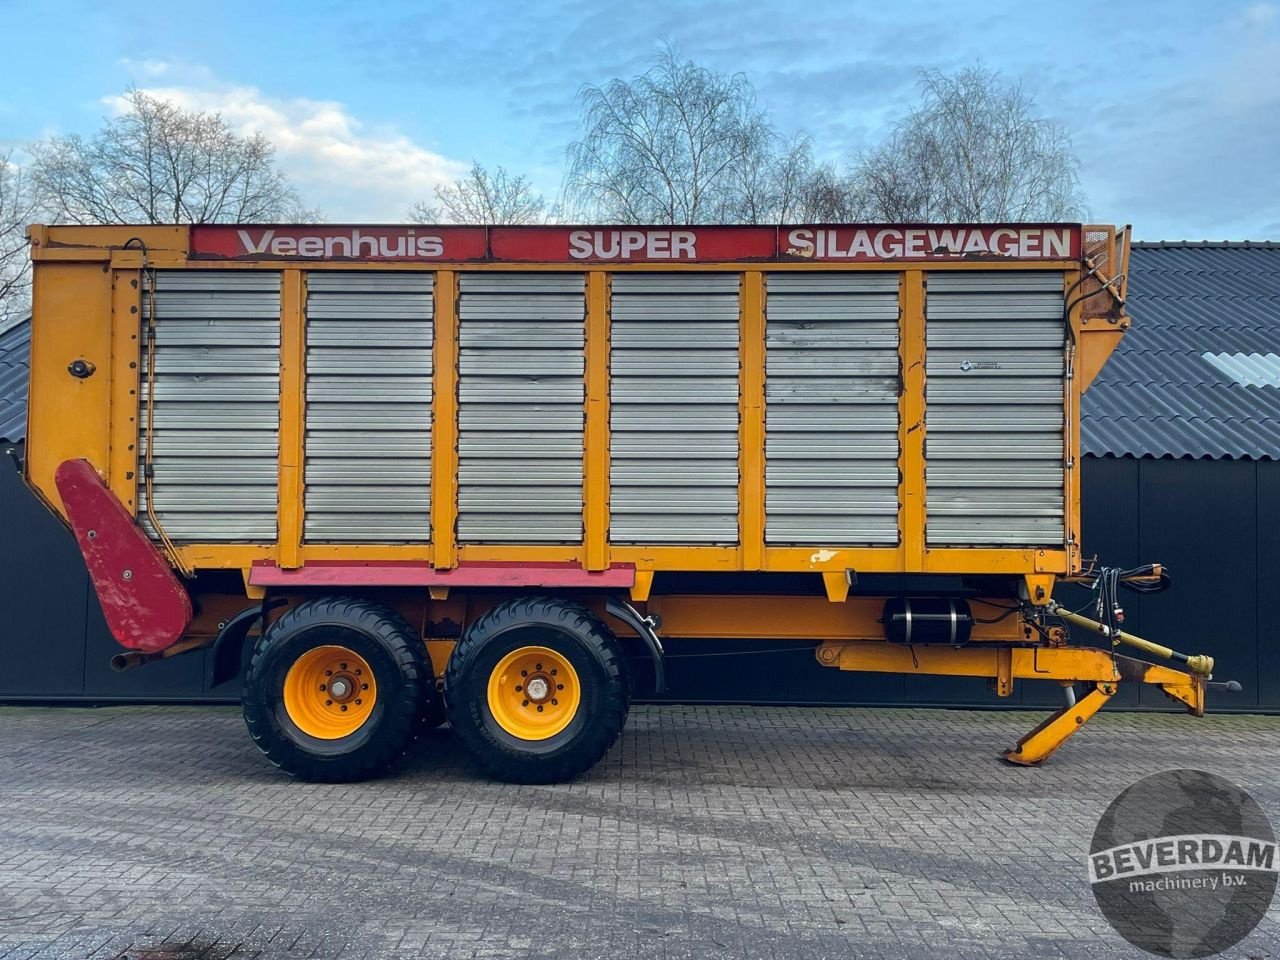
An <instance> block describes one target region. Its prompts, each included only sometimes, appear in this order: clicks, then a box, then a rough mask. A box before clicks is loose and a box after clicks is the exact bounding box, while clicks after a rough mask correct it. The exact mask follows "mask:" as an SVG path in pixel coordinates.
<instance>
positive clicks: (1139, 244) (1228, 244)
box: [1130, 240, 1280, 250]
mask: <svg viewBox="0 0 1280 960" xmlns="http://www.w3.org/2000/svg"><path fill="white" fill-rule="evenodd" d="M1130 246H1132V247H1133V248H1134V249H1135V250H1171V249H1177V248H1179V247H1196V248H1203V247H1217V248H1221V249H1227V250H1232V249H1258V250H1280V240H1134V241H1133V243H1132V244H1131V245H1130Z"/></svg>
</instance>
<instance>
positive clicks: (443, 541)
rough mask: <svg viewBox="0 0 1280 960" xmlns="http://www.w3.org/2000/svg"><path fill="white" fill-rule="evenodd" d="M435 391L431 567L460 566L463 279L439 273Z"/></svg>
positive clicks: (433, 393)
mask: <svg viewBox="0 0 1280 960" xmlns="http://www.w3.org/2000/svg"><path fill="white" fill-rule="evenodd" d="M434 299H435V315H436V320H435V347H434V351H435V355H434V358H433V363H432V369H433V370H434V371H435V383H434V384H432V390H431V407H432V411H431V562H432V565H433V566H435V567H436V568H438V569H444V570H448V569H452V568H453V567H455V566H457V565H458V543H457V536H456V525H457V519H458V275H457V273H455V272H454V271H452V270H438V271H436V282H435V298H434Z"/></svg>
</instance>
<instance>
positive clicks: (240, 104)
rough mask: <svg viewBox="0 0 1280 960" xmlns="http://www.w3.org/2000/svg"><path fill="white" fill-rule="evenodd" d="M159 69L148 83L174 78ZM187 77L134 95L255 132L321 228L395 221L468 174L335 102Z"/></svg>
mask: <svg viewBox="0 0 1280 960" xmlns="http://www.w3.org/2000/svg"><path fill="white" fill-rule="evenodd" d="M160 66H161V69H158V70H157V69H156V68H157V65H156V64H151V65H150V66H149V68H148V69H150V70H151V71H153V73H152V75H153V76H158V75H159V74H161V73H163V74H164V75H165V76H166V77H171V76H172V75H173V74H174V73H175V70H174V68H173V66H172V65H168V64H166V65H160ZM183 72H184V73H186V72H187V71H183ZM195 73H196V75H197V76H199V77H200V82H196V83H186V84H182V83H178V84H174V85H172V86H151V85H145V84H140V85H139V89H141V90H142V91H143V92H145V93H147V94H149V95H151V96H154V97H159V98H161V99H165V100H170V101H172V102H173V103H175V104H177V105H178V106H180V107H182V108H183V109H185V110H205V111H210V112H218V113H220V114H222V116H223V118H224V119H225V120H226V121H227V123H229V124H230V125H231V126H232V127H233V128H234V129H236V130H237V131H239V132H241V133H244V134H249V133H253V132H256V131H259V130H260V131H262V133H264V134H265V135H266V136H267V137H268V138H269V139H270V140H271V142H272V143H274V144H275V146H276V160H277V162H278V164H279V166H280V169H282V170H283V171H284V172H285V173H286V174H288V176H289V179H290V180H291V181H292V183H293V184H294V186H295V187H297V189H298V192H299V193H300V194H301V195H302V199H303V201H304V202H305V203H306V205H307V206H309V207H315V208H317V209H318V210H319V211H320V213H321V214H322V215H323V216H324V217H325V218H326V219H327V220H329V221H333V222H338V221H351V222H356V223H376V222H382V221H387V222H399V221H402V220H404V218H405V214H406V213H407V212H408V210H409V208H410V207H411V206H412V205H413V204H414V203H415V202H416V201H418V200H431V199H432V198H433V197H434V189H435V187H437V186H439V185H442V184H446V183H450V182H452V181H453V180H455V179H456V178H458V177H460V176H462V175H463V174H464V173H466V171H467V168H468V167H469V164H467V163H463V162H462V161H459V160H454V159H451V158H449V157H446V156H443V155H442V154H439V153H436V152H435V151H433V150H428V149H427V148H426V147H423V146H422V145H421V144H419V143H417V142H415V141H414V140H413V139H411V138H410V137H409V136H407V135H406V134H404V133H403V132H401V131H399V130H397V129H395V128H394V127H392V126H387V125H381V124H366V123H364V122H362V121H361V120H359V119H358V118H357V117H355V116H353V115H352V114H351V113H350V111H349V110H348V109H347V107H346V106H345V105H344V104H342V103H339V102H337V101H332V100H308V99H304V98H293V99H283V98H278V97H270V96H268V95H266V94H265V93H263V92H262V91H261V90H259V89H258V88H256V87H250V86H235V85H231V84H226V83H220V82H218V81H216V80H214V79H213V78H212V77H209V76H208V73H207V71H202V70H197V71H195ZM105 103H106V104H107V105H108V106H109V107H111V108H112V109H114V110H117V111H122V110H123V109H124V105H125V99H124V97H123V96H113V97H107V98H106V99H105Z"/></svg>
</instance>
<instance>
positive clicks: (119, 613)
mask: <svg viewBox="0 0 1280 960" xmlns="http://www.w3.org/2000/svg"><path fill="white" fill-rule="evenodd" d="M53 480H54V483H55V484H57V487H58V494H59V495H60V496H61V497H62V505H63V508H64V509H65V510H66V512H67V519H68V520H70V521H71V529H72V532H74V533H75V537H76V544H77V545H78V546H79V547H80V554H81V556H83V557H84V564H85V567H87V568H88V570H89V579H90V580H91V581H93V589H94V592H95V593H97V595H98V603H100V604H101V605H102V614H103V616H104V617H105V618H106V621H107V628H108V629H109V630H110V631H111V635H112V636H113V637H115V639H116V642H117V643H119V644H120V646H122V647H126V648H128V649H130V650H139V651H141V652H142V653H159V652H160V651H161V650H165V649H167V648H169V647H171V646H173V645H174V644H175V643H177V642H178V640H179V639H181V637H182V635H183V634H184V633H185V632H186V630H187V627H188V626H190V625H191V616H192V611H191V598H190V597H189V596H188V595H187V591H186V590H185V589H184V588H183V586H182V583H181V582H180V581H179V580H178V578H177V576H176V575H175V574H174V572H173V568H172V567H170V566H169V561H168V560H166V559H165V557H164V554H162V553H161V552H160V550H159V549H157V547H156V546H155V544H153V543H152V542H151V541H150V540H149V539H148V538H147V535H146V534H145V533H144V532H143V530H142V528H141V527H140V526H138V524H136V523H135V522H134V520H133V517H131V516H130V515H129V512H128V511H127V510H126V509H125V508H124V504H122V503H121V502H120V501H119V499H117V498H116V495H115V494H114V493H112V492H111V491H110V490H109V489H108V488H107V485H106V484H105V483H103V482H102V478H101V477H99V476H98V471H97V470H95V469H94V468H93V464H91V463H90V462H89V461H88V460H64V461H63V462H62V463H60V464H59V465H58V469H57V471H56V472H55V473H54V476H53Z"/></svg>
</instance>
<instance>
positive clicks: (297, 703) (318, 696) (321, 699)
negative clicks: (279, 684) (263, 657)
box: [284, 645, 378, 740]
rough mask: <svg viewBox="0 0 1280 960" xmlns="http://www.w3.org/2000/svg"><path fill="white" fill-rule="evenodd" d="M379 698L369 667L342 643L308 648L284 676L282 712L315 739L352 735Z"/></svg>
mask: <svg viewBox="0 0 1280 960" xmlns="http://www.w3.org/2000/svg"><path fill="white" fill-rule="evenodd" d="M377 701H378V685H377V683H375V682H374V679H373V670H372V669H371V668H370V667H369V664H368V662H367V661H366V660H365V659H364V657H362V656H360V655H359V654H358V653H356V652H355V651H354V650H349V649H347V648H346V647H340V646H333V645H330V646H324V647H315V648H314V649H312V650H308V651H307V652H306V653H304V654H303V655H302V656H300V657H299V658H298V659H297V660H295V661H294V664H293V666H292V667H290V668H289V672H288V673H287V674H285V678H284V709H285V712H286V713H288V714H289V719H290V720H292V721H293V722H294V724H295V725H296V726H297V727H298V729H299V730H301V731H302V732H303V733H305V734H307V735H308V736H311V737H315V738H317V739H319V740H341V739H342V738H343V737H349V736H351V734H353V733H355V732H356V731H357V730H359V729H360V728H361V727H362V726H364V722H365V721H366V720H368V719H369V714H370V713H371V712H372V711H373V707H374V704H375V703H377Z"/></svg>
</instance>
